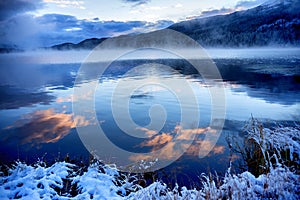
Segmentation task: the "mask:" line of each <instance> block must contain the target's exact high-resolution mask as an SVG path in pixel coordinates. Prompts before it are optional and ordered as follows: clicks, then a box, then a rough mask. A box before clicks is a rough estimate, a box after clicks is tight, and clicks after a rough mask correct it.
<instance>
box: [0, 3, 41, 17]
mask: <svg viewBox="0 0 300 200" xmlns="http://www.w3.org/2000/svg"><path fill="white" fill-rule="evenodd" d="M41 6H42V1H41V0H1V1H0V20H5V19H7V18H10V17H12V16H14V15H16V14H19V13H24V12H28V11H33V10H36V9H38V8H40V7H41Z"/></svg>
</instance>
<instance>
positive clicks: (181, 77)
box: [0, 49, 300, 186]
mask: <svg viewBox="0 0 300 200" xmlns="http://www.w3.org/2000/svg"><path fill="white" fill-rule="evenodd" d="M88 53H89V52H88V51H74V52H73V51H70V52H59V51H56V52H55V51H53V52H52V51H41V52H26V53H11V54H1V55H0V96H1V99H0V117H1V121H0V134H1V139H0V162H1V164H8V163H10V162H12V161H15V160H17V159H20V160H22V161H27V162H30V163H31V162H34V161H37V160H38V159H44V160H47V161H48V162H53V161H54V160H62V159H64V158H65V157H66V156H67V155H68V156H69V157H70V159H74V160H79V161H83V162H86V163H87V162H88V161H89V158H90V156H89V152H88V151H87V149H86V148H85V145H84V144H83V143H82V140H81V139H82V137H81V136H80V135H78V132H77V130H76V125H77V126H81V127H89V126H92V125H93V123H94V122H95V121H96V122H97V123H98V124H99V125H100V126H101V128H102V130H103V131H104V132H105V133H106V136H107V138H108V139H109V140H110V141H111V142H112V143H113V144H114V145H116V146H118V147H120V148H122V149H125V150H126V151H129V152H135V153H144V152H153V151H155V150H157V149H160V148H163V147H164V146H167V143H168V142H171V141H172V139H173V138H174V137H175V135H176V134H177V133H178V130H179V129H180V130H181V133H182V135H181V136H182V137H183V136H186V135H184V133H186V132H189V133H191V132H192V133H193V135H194V136H195V139H194V140H193V141H192V143H191V144H190V146H189V148H187V150H186V151H185V152H184V153H182V155H181V154H180V153H178V151H176V149H174V148H172V146H167V147H168V148H166V150H165V151H164V152H161V153H159V154H155V157H157V159H158V160H171V161H172V162H170V163H169V165H168V166H166V167H164V168H163V169H160V170H159V172H158V173H159V174H161V175H162V176H165V177H169V178H170V180H171V182H172V183H174V180H176V181H177V182H178V183H179V184H180V185H181V184H182V185H188V184H192V183H191V181H190V180H197V179H198V176H200V174H201V173H203V172H213V173H214V172H215V171H216V172H217V173H218V174H220V175H222V174H224V173H225V171H226V169H227V168H228V166H229V162H230V159H232V158H230V151H229V148H228V145H227V142H226V138H227V137H242V136H243V132H242V130H243V126H244V125H245V122H246V121H247V120H248V119H249V118H250V117H251V116H253V117H255V118H258V119H260V120H261V121H264V122H265V123H269V124H272V125H274V124H276V123H278V124H280V123H282V124H284V123H293V122H299V120H300V114H299V113H300V49H227V50H224V49H209V50H208V53H209V54H210V56H211V57H212V62H213V63H214V64H215V65H216V66H217V68H218V70H219V72H220V74H221V76H222V79H221V80H220V79H218V80H210V82H209V84H208V82H207V81H206V80H205V79H204V78H203V77H202V76H201V75H199V74H197V71H195V69H194V68H193V66H192V65H191V64H190V63H188V62H187V61H186V60H182V59H179V58H173V57H172V58H169V57H165V58H160V57H159V55H158V57H156V56H157V55H154V56H153V57H151V59H147V60H145V59H141V58H138V59H137V58H134V57H130V56H129V57H127V58H124V59H120V60H117V61H114V62H112V63H111V64H110V66H109V67H108V68H107V69H106V70H105V71H104V72H103V74H102V76H101V77H98V76H95V73H94V71H93V67H95V66H96V67H97V66H98V65H97V62H94V63H93V64H92V65H91V67H90V69H89V70H86V71H80V67H81V63H82V62H83V61H84V59H85V57H86V56H87V55H88ZM78 71H79V72H80V73H81V74H80V76H81V79H80V80H76V77H78ZM95 81H96V82H95ZM164 81H165V82H166V83H167V85H168V83H169V82H170V83H171V84H174V85H172V87H171V86H170V88H168V87H164V86H163V85H162V84H158V83H162V82H164ZM168 81H169V82H168ZM90 83H95V84H96V88H95V90H94V94H92V95H91V94H89V95H86V94H82V95H79V97H78V96H77V97H76V96H74V90H76V89H77V88H85V87H89V84H90ZM181 83H182V84H181ZM185 83H186V84H188V87H189V89H191V91H192V92H193V94H194V97H195V99H194V100H196V101H194V100H193V99H192V98H191V96H190V95H188V94H189V93H188V92H187V90H186V87H187V86H186V85H184V84H185ZM74 84H75V87H74ZM220 84H222V87H223V89H224V94H225V99H226V102H225V104H224V105H225V106H226V107H225V108H226V113H225V119H224V120H225V124H224V127H223V128H222V130H221V135H220V137H219V138H218V140H217V142H216V145H215V146H213V147H211V151H210V152H209V153H208V154H207V155H206V156H205V157H203V158H199V145H200V144H201V141H202V140H203V137H204V134H205V133H208V132H214V129H216V127H212V126H211V125H210V121H211V117H212V96H211V93H210V89H214V88H219V87H220ZM128 88H129V89H131V90H127V89H128ZM132 88H134V89H133V90H132ZM174 88H175V89H174ZM92 89H93V88H92ZM172 89H174V91H171V90H172ZM177 90H178V92H179V93H180V94H181V96H180V99H178V95H177V93H176V91H177ZM116 91H117V92H116ZM128 91H131V92H128ZM185 91H186V93H185ZM91 96H92V97H94V101H93V103H94V104H93V106H94V109H95V110H94V111H95V113H94V114H95V116H96V118H93V119H92V120H89V119H87V118H84V117H80V116H73V114H72V106H74V105H72V102H75V101H77V99H78V98H83V99H84V98H86V101H87V102H88V101H90V99H89V97H91ZM112 99H114V100H113V101H112ZM123 99H124V101H122V100H123ZM125 100H126V101H125ZM182 102H183V103H182ZM195 102H196V103H197V105H195V104H194V103H195ZM113 104H115V108H114V107H112V105H113ZM182 107H184V108H186V109H189V110H190V111H191V112H193V111H194V110H197V111H199V112H196V113H197V114H199V119H200V120H199V121H197V120H194V116H187V117H186V119H187V121H188V122H189V123H187V124H185V126H184V127H183V125H182V124H181V116H182V112H183V111H182ZM81 109H85V108H84V107H82V108H81ZM114 109H115V110H114ZM123 110H124V112H123ZM151 110H152V111H151ZM121 111H122V112H121ZM125 111H128V113H129V114H130V117H131V119H132V122H133V124H134V125H135V126H132V127H130V130H129V131H131V132H136V131H138V133H137V134H140V133H143V134H144V135H143V136H145V138H142V137H133V136H132V135H127V134H126V130H123V129H122V128H121V127H120V126H121V125H120V124H118V123H122V122H124V121H126V119H127V118H126V117H127V116H126V112H125ZM149 111H150V112H149ZM157 113H158V114H157ZM152 115H153V116H152ZM158 118H159V120H157V123H160V121H165V123H163V124H162V125H157V126H159V127H160V128H159V130H156V129H153V127H152V128H151V126H150V125H151V123H152V122H153V123H155V120H154V119H158ZM118 120H119V122H118ZM74 121H75V122H76V123H74ZM126 122H127V121H126ZM149 124H150V125H149ZM127 131H128V130H127ZM181 136H180V137H181ZM176 137H177V136H176ZM177 138H178V137H177ZM189 139H190V138H187V139H186V138H184V141H187V140H189ZM98 142H99V143H98V144H101V141H98ZM184 144H186V143H184ZM202 144H203V143H202ZM208 146H209V144H208ZM202 147H205V144H203V146H202ZM98 153H99V152H98ZM101 155H103V157H102V158H101V159H103V160H105V161H106V162H111V163H115V162H118V159H119V158H116V157H115V156H114V155H113V153H112V152H104V153H103V154H101ZM126 159H131V161H132V162H136V163H139V162H140V160H147V158H143V157H142V156H140V157H134V156H133V157H130V158H126ZM190 186H192V185H190Z"/></svg>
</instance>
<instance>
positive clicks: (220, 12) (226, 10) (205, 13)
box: [201, 8, 236, 17]
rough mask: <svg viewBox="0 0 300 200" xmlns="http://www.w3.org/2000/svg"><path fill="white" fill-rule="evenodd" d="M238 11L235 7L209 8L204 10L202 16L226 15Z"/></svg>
mask: <svg viewBox="0 0 300 200" xmlns="http://www.w3.org/2000/svg"><path fill="white" fill-rule="evenodd" d="M234 11H236V10H235V9H234V8H221V9H213V10H207V11H202V12H201V16H202V17H203V16H205V17H209V16H214V15H225V14H229V13H232V12H234Z"/></svg>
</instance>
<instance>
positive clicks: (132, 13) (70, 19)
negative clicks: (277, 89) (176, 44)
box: [0, 0, 266, 49]
mask: <svg viewBox="0 0 300 200" xmlns="http://www.w3.org/2000/svg"><path fill="white" fill-rule="evenodd" d="M264 1H266V0H227V1H223V0H215V1H210V0H0V47H15V48H21V49H26V48H36V47H45V46H51V45H55V44H60V43H64V42H72V43H78V42H80V41H82V40H84V39H87V38H101V37H113V36H118V35H124V34H136V33H143V32H150V31H154V30H157V29H162V28H166V27H168V26H170V25H171V24H173V23H176V22H179V21H183V20H190V19H193V18H196V17H207V16H213V15H218V14H228V13H232V12H234V11H239V10H245V9H249V8H251V7H254V6H257V5H259V4H262V3H263V2H264Z"/></svg>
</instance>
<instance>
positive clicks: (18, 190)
mask: <svg viewBox="0 0 300 200" xmlns="http://www.w3.org/2000/svg"><path fill="white" fill-rule="evenodd" d="M72 167H73V165H72V164H70V163H66V162H57V163H55V164H53V165H52V166H50V167H45V166H43V163H40V162H39V163H37V164H35V166H30V165H26V164H24V163H21V162H16V164H15V165H14V166H13V167H12V168H11V169H9V172H8V173H9V175H8V176H4V177H0V199H17V198H22V199H31V200H32V199H58V198H59V197H60V195H61V189H62V188H63V182H64V179H66V178H67V176H68V175H69V172H70V170H71V169H72Z"/></svg>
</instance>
